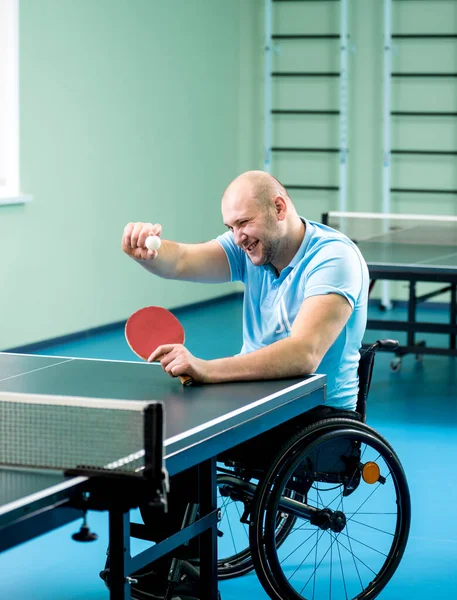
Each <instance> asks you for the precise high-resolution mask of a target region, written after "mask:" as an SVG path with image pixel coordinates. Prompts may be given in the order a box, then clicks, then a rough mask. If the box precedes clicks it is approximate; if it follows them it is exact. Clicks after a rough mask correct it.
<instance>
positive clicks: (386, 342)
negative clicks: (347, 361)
mask: <svg viewBox="0 0 457 600" xmlns="http://www.w3.org/2000/svg"><path fill="white" fill-rule="evenodd" d="M398 346H399V342H398V340H390V339H388V338H385V339H382V340H377V341H376V342H375V343H374V344H371V346H369V347H368V348H367V349H366V352H376V350H379V349H380V348H381V349H383V350H396V349H397V348H398Z"/></svg>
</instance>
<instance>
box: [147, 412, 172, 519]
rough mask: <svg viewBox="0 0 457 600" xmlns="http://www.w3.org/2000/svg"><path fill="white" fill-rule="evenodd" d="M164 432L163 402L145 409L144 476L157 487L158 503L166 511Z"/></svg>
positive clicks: (166, 488) (166, 484)
mask: <svg viewBox="0 0 457 600" xmlns="http://www.w3.org/2000/svg"><path fill="white" fill-rule="evenodd" d="M163 432H164V410H163V404H162V402H153V403H151V404H148V406H147V407H146V408H145V409H144V476H145V477H147V478H148V479H149V480H150V481H151V483H153V484H154V485H156V486H157V493H158V498H157V501H158V503H159V504H161V505H163V506H164V508H165V510H166V506H167V501H166V492H167V491H168V477H167V473H166V471H165V469H164V466H163Z"/></svg>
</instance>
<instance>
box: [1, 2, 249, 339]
mask: <svg viewBox="0 0 457 600" xmlns="http://www.w3.org/2000/svg"><path fill="white" fill-rule="evenodd" d="M256 35H261V24H260V28H259V23H258V2H250V3H247V2H245V0H231V1H230V2H227V1H226V0H194V1H192V2H189V1H188V0H173V1H167V2H162V1H158V0H157V1H156V0H130V1H128V0H21V3H20V96H21V103H20V116H21V186H22V190H23V191H24V192H27V193H30V194H32V195H33V202H32V203H31V204H30V205H25V206H7V207H1V208H0V255H1V257H2V259H1V261H0V278H1V281H2V282H3V290H2V303H1V304H2V310H1V312H0V348H8V347H12V346H16V345H20V344H26V343H33V342H35V341H38V340H42V339H48V338H52V337H56V336H61V335H66V334H69V333H71V332H77V331H81V330H85V329H87V328H90V327H96V326H99V325H103V324H107V323H112V322H115V321H118V320H121V319H124V318H126V317H127V316H128V315H129V314H130V313H131V312H133V311H134V310H136V309H137V308H140V307H142V306H145V305H148V304H160V305H162V306H166V307H169V308H173V307H177V306H180V305H185V304H189V303H192V302H197V301H201V300H204V299H208V298H211V297H216V296H220V295H225V294H227V293H230V292H231V291H233V289H234V288H233V287H232V286H229V285H226V286H203V285H197V284H189V283H177V282H172V281H164V280H161V279H158V278H155V277H153V276H150V275H149V274H148V273H146V272H145V271H143V269H141V268H140V267H138V266H137V265H136V264H135V263H133V261H131V260H129V259H128V258H127V257H126V256H125V255H124V254H123V253H122V252H121V250H120V240H121V235H122V231H123V228H124V226H125V224H126V223H127V222H129V221H136V220H138V221H140V220H142V221H149V220H151V221H153V222H161V223H162V225H163V235H164V237H169V238H170V239H177V240H181V241H185V242H197V241H203V240H207V239H211V238H212V237H214V236H216V235H218V234H219V233H221V232H223V231H224V230H225V228H224V227H223V224H222V218H221V214H220V199H221V196H222V193H223V191H224V189H225V186H226V185H227V184H228V183H229V182H230V180H231V179H232V178H234V177H235V176H236V175H238V173H239V172H240V171H242V170H245V169H249V168H253V167H257V166H258V164H257V163H256V164H254V163H255V161H256V156H255V152H256V150H255V143H254V141H255V140H256V139H258V137H259V136H258V132H257V131H256V127H257V126H260V118H259V116H258V111H259V102H258V99H257V96H256V94H257V91H258V85H259V82H258V78H257V73H258V72H259V66H258V65H257V60H258V53H256V51H255V43H253V41H254V37H255V36H256Z"/></svg>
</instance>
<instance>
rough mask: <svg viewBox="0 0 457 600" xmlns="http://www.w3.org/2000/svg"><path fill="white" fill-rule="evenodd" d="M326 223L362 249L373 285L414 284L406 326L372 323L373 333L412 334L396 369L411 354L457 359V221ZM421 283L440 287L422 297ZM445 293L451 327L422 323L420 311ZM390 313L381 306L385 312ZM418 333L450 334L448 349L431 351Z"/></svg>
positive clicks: (333, 217) (332, 216)
mask: <svg viewBox="0 0 457 600" xmlns="http://www.w3.org/2000/svg"><path fill="white" fill-rule="evenodd" d="M322 222H323V223H324V224H325V225H329V226H330V227H333V228H334V229H337V230H338V231H341V232H342V233H344V234H346V235H347V236H348V237H350V238H351V239H352V240H353V241H354V242H355V243H356V244H357V246H358V248H359V249H360V251H361V253H362V255H363V257H364V258H365V260H366V262H367V265H368V269H369V272H370V277H371V280H372V285H373V283H374V282H375V281H377V280H386V281H389V280H390V281H407V282H408V283H409V296H408V312H407V319H406V321H400V320H387V319H369V320H368V323H367V329H369V330H371V329H373V330H388V331H404V332H406V333H407V341H406V344H404V345H400V346H399V347H398V349H397V350H396V351H395V353H396V357H397V358H396V360H394V361H393V362H392V368H393V369H394V370H396V369H397V368H399V366H400V364H401V357H402V356H404V355H406V354H415V355H416V358H420V357H421V356H422V355H423V354H441V355H448V356H457V349H456V334H457V293H456V288H457V217H438V216H434V215H412V214H411V215H405V214H383V213H355V212H329V213H325V214H324V215H322ZM418 282H428V283H436V284H440V287H438V288H437V289H433V290H432V291H428V292H427V293H423V294H421V295H418V293H417V284H418ZM442 284H444V285H442ZM443 293H449V322H448V323H432V322H425V321H418V320H417V306H418V305H419V304H420V303H424V302H427V301H429V300H431V299H433V298H436V297H437V296H439V295H440V294H443ZM385 308H386V307H385V306H383V305H382V304H381V309H385ZM418 333H439V334H446V336H447V338H448V345H447V346H444V345H443V346H441V347H428V346H426V344H425V342H424V341H422V340H417V338H416V334H418Z"/></svg>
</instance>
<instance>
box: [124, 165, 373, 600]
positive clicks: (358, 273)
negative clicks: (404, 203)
mask: <svg viewBox="0 0 457 600" xmlns="http://www.w3.org/2000/svg"><path fill="white" fill-rule="evenodd" d="M222 216H223V220H224V223H225V225H226V226H227V228H228V232H226V233H225V234H223V235H220V236H219V237H218V238H217V239H216V240H211V241H209V242H206V243H201V244H181V243H177V242H173V241H169V240H166V239H165V240H163V241H162V245H161V247H160V250H159V251H154V250H148V249H147V248H146V247H145V242H146V238H147V237H148V236H149V235H157V236H161V235H162V226H161V225H159V224H155V225H154V224H152V223H129V224H128V225H127V226H126V227H125V230H124V235H123V237H122V249H123V251H124V252H125V253H126V254H128V255H129V256H131V257H132V258H133V259H134V260H135V261H136V262H138V263H139V264H140V265H141V266H143V267H144V268H146V269H147V270H148V271H150V272H151V273H153V274H155V275H158V276H160V277H164V278H167V279H181V280H184V281H198V282H202V283H222V282H229V281H242V282H243V283H244V285H245V294H244V315H243V347H242V349H241V352H240V354H238V355H236V356H230V357H227V358H220V359H216V360H202V359H200V358H197V357H195V356H193V355H192V354H191V353H190V352H189V351H188V350H187V349H186V348H185V347H184V346H182V345H178V344H171V345H164V346H160V347H159V348H157V350H156V351H155V352H153V354H151V356H150V357H149V360H150V361H154V360H156V359H158V358H160V362H161V365H162V367H163V369H164V370H165V371H166V372H167V373H168V374H169V375H170V376H172V377H177V376H178V375H190V376H191V377H192V378H193V379H194V381H196V382H200V383H203V384H206V383H220V382H224V381H240V380H245V381H246V380H253V379H274V378H282V377H294V376H301V375H305V374H310V373H314V372H316V371H320V372H322V373H325V374H326V375H327V380H328V386H327V402H328V405H329V406H330V408H329V407H328V406H326V407H317V409H316V410H312V411H307V412H306V413H304V415H303V419H301V421H300V424H301V425H303V424H305V423H307V422H309V421H310V420H313V419H314V420H316V419H319V418H323V417H326V416H329V413H328V411H334V412H333V413H332V414H333V415H335V416H339V415H340V414H341V410H343V411H344V413H343V414H350V411H351V410H353V409H355V406H356V400H357V391H358V377H357V368H358V361H359V348H360V346H361V342H362V336H363V333H364V330H365V326H366V316H367V315H366V312H367V296H368V283H369V278H368V270H367V267H366V264H365V261H364V260H363V258H362V256H361V254H360V252H359V251H358V249H357V248H356V247H355V245H354V244H353V243H352V242H351V241H350V240H349V239H348V238H347V237H345V236H344V235H342V234H340V233H338V232H337V231H335V230H333V229H331V228H329V227H325V226H323V225H321V224H318V223H313V222H311V221H307V220H306V219H304V218H302V217H300V216H299V215H298V214H297V211H296V209H295V207H294V205H293V202H292V200H291V199H290V197H289V195H288V193H287V191H286V189H285V188H284V187H283V186H282V184H281V183H280V182H279V181H278V180H277V179H275V178H274V177H272V176H271V175H269V174H268V173H264V172H262V171H248V172H246V173H243V174H242V175H240V176H239V177H237V178H236V179H235V180H234V181H232V183H231V184H230V185H229V186H228V188H227V189H226V191H225V193H224V195H223V198H222ZM332 407H333V408H332ZM337 409H338V410H337ZM348 411H349V412H348ZM352 414H353V415H354V414H355V413H352ZM292 426H294V427H295V426H296V424H295V423H294V424H292ZM290 427H291V424H285V426H280V427H279V428H277V430H275V434H274V437H273V438H270V439H275V441H276V442H277V443H280V442H279V440H280V439H281V435H282V436H286V437H287V436H289V435H290ZM283 439H284V438H283ZM259 449H260V450H259ZM274 451H275V444H271V442H270V441H269V438H268V435H267V434H265V435H264V436H261V437H260V438H257V439H256V441H255V445H254V448H252V447H251V448H250V447H249V443H248V449H246V445H241V446H239V447H238V448H235V449H234V450H233V451H231V452H232V457H234V458H235V459H236V458H237V457H240V456H241V457H243V460H246V457H247V456H248V457H251V458H252V457H254V460H256V461H257V460H259V457H261V458H262V460H263V461H264V462H267V463H268V461H269V460H270V458H271V456H272V454H274ZM192 477H193V475H192V473H189V474H187V475H186V474H184V475H183V476H180V477H176V478H174V479H173V481H172V482H171V486H170V488H171V493H170V495H169V502H170V504H169V513H168V516H167V518H166V519H161V523H160V525H157V523H154V528H153V530H154V535H155V536H156V537H155V539H156V540H157V541H160V540H161V539H163V538H165V537H168V536H169V535H170V534H171V533H172V532H174V531H176V529H177V528H179V525H180V523H181V521H182V517H183V514H184V509H185V504H186V503H187V502H192V501H194V502H195V501H196V500H195V498H192V494H193V493H194V491H193V489H192V488H193V486H192V484H193V479H192ZM142 515H143V519H144V521H145V523H147V524H148V523H151V525H152V521H153V518H152V516H151V515H148V512H147V510H146V509H145V508H143V509H142ZM170 561H171V558H170V557H165V559H163V561H162V562H159V563H154V565H152V570H151V569H146V573H147V575H145V576H144V574H142V573H139V574H138V580H139V582H140V584H139V585H138V586H134V587H133V588H132V594H133V597H134V598H139V599H141V598H147V597H150V596H148V594H150V593H155V594H159V595H160V594H163V593H164V590H165V589H166V587H167V586H166V580H167V576H168V577H169V575H168V571H169V567H170ZM184 583H185V582H184ZM189 590H190V591H189ZM198 594H199V592H198V586H197V588H192V586H191V585H190V584H189V586H188V588H187V589H186V588H185V587H184V589H183V588H182V585H181V588H180V589H177V588H174V591H173V598H178V597H179V598H182V599H184V598H195V597H198Z"/></svg>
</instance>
